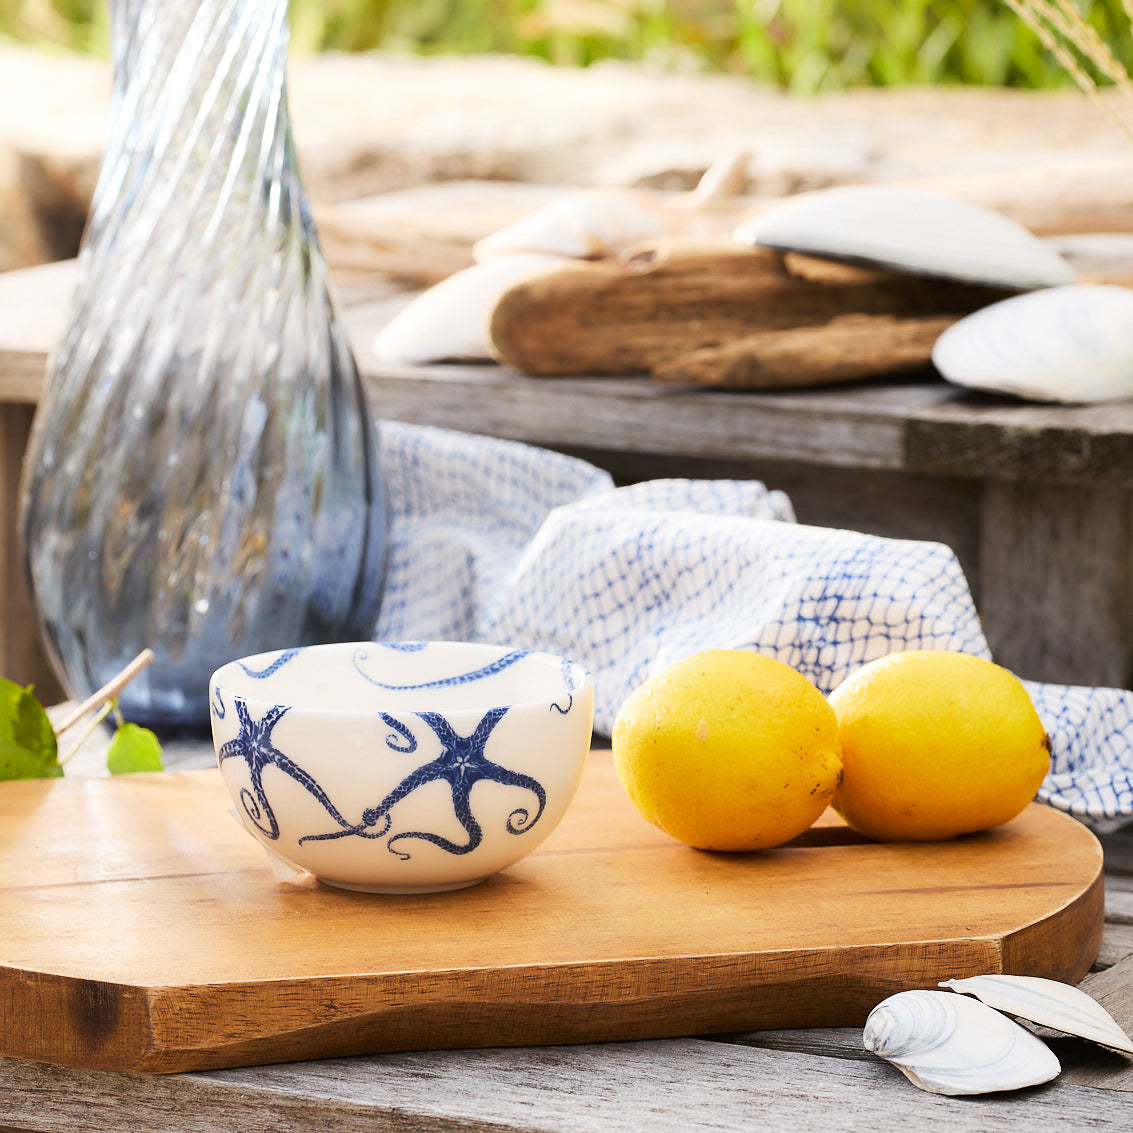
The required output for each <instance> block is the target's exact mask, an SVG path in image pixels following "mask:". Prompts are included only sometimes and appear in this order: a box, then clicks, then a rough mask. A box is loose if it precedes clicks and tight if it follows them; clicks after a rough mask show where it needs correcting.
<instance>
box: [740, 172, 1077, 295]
mask: <svg viewBox="0 0 1133 1133" xmlns="http://www.w3.org/2000/svg"><path fill="white" fill-rule="evenodd" d="M733 237H734V239H736V240H737V241H739V242H740V243H742V244H755V245H758V246H760V247H763V248H773V249H776V250H778V251H783V252H803V253H805V254H807V255H812V256H820V257H826V258H829V259H835V260H848V261H850V262H852V263H862V264H867V265H870V266H873V267H883V268H888V269H891V270H897V271H904V272H908V273H911V274H916V275H928V276H940V277H942V278H945V279H956V280H960V281H963V282H965V283H982V284H989V285H991V286H995V287H1005V288H1009V289H1011V290H1017V291H1026V290H1030V289H1031V288H1036V287H1054V286H1057V285H1059V284H1064V283H1072V282H1073V281H1074V280H1075V279H1076V278H1077V275H1076V273H1075V271H1074V269H1073V268H1072V267H1071V266H1070V264H1068V263H1067V262H1066V260H1064V259H1063V258H1062V256H1060V255H1059V254H1058V253H1057V252H1056V251H1055V250H1054V249H1053V248H1051V247H1049V246H1048V245H1047V244H1045V243H1044V242H1043V241H1042V240H1040V239H1039V238H1038V237H1037V236H1035V235H1034V234H1033V233H1032V232H1030V231H1028V229H1026V228H1024V227H1023V226H1022V225H1021V224H1018V223H1017V222H1016V221H1014V220H1011V219H1010V218H1008V217H1006V216H1004V215H1003V214H1002V213H998V212H995V211H994V210H992V209H987V208H983V207H982V206H980V205H975V204H972V203H970V202H968V201H962V200H958V199H956V198H953V197H947V196H943V195H941V194H937V193H928V192H925V191H924V190H921V189H909V188H905V187H903V186H898V185H840V186H838V187H836V188H833V189H821V190H817V191H815V192H811V193H800V194H799V195H798V196H797V197H793V198H791V199H790V200H788V201H786V202H784V203H783V204H781V205H779V206H777V207H775V208H772V209H769V210H767V211H766V212H764V213H762V214H760V215H759V216H756V217H752V218H751V219H749V220H746V221H744V222H743V223H742V224H740V225H739V226H738V227H737V228H736V229H735V230H734V232H733Z"/></svg>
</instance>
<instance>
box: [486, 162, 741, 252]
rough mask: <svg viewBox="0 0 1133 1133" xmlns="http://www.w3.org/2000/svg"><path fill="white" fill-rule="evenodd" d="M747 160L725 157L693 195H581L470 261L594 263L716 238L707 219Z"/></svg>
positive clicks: (493, 240) (608, 191) (503, 234)
mask: <svg viewBox="0 0 1133 1133" xmlns="http://www.w3.org/2000/svg"><path fill="white" fill-rule="evenodd" d="M748 160H749V155H748V154H746V153H734V154H727V155H725V157H723V158H721V160H720V161H718V162H715V163H714V164H713V165H712V166H711V167H710V168H709V169H708V171H707V172H706V173H705V174H704V176H703V177H702V178H701V180H700V184H699V185H697V187H696V188H695V189H694V190H693V191H692V192H691V193H661V192H657V191H654V190H650V189H631V188H628V187H624V186H612V187H608V188H599V189H583V190H580V191H579V192H577V193H572V194H570V196H567V197H563V198H562V199H561V200H558V201H553V202H552V203H551V204H549V205H546V206H545V207H543V208H541V209H537V210H536V211H535V212H533V213H530V214H528V215H527V216H525V217H521V218H520V219H519V220H517V221H515V222H513V223H512V224H508V225H505V226H504V227H503V228H501V229H499V230H498V231H496V232H493V233H491V234H490V235H488V236H485V237H483V238H482V239H480V240H478V241H476V243H475V244H474V245H473V246H472V256H473V259H475V260H476V261H478V262H484V261H486V260H489V259H492V258H494V257H496V256H502V255H509V254H512V253H515V252H546V253H549V254H551V255H555V256H564V257H568V258H570V259H578V260H593V259H601V258H603V257H605V256H614V255H618V254H620V253H621V252H625V251H627V250H629V249H630V248H634V247H636V246H637V245H639V244H644V243H647V242H649V241H652V240H660V239H664V238H666V237H686V238H708V237H711V236H713V235H717V234H718V233H717V232H716V229H717V228H718V227H719V226H718V225H717V224H715V223H714V222H713V221H712V219H711V217H710V214H711V213H712V211H713V210H714V209H716V208H717V207H719V206H720V205H721V204H722V203H723V202H726V201H728V200H730V199H731V198H732V197H733V196H734V195H735V193H736V192H737V190H738V188H739V187H740V184H741V177H742V176H744V175H746V168H747V163H748ZM728 227H730V225H729V226H728Z"/></svg>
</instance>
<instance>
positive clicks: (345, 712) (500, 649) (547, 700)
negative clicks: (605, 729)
mask: <svg viewBox="0 0 1133 1133" xmlns="http://www.w3.org/2000/svg"><path fill="white" fill-rule="evenodd" d="M371 645H378V646H393V647H397V646H405V645H413V646H430V645H444V646H457V647H459V648H464V647H469V648H476V649H486V650H489V651H491V652H495V653H496V655H497V656H506V655H507V654H508V653H514V652H522V653H524V654H526V655H529V656H531V657H535V658H539V659H541V660H547V661H551V662H554V663H555V664H558V665H568V666H570V670H571V672H572V674H573V675H574V676H575V677H577V678H580V680H579V683H578V684H576V685H575V686H574V687H573V688H569V689H566V688H564V689H563V690H562V692H560V693H558V694H556V695H554V696H540V697H532V698H530V699H523V700H508V701H506V702H505V703H502V704H501V703H498V702H495V701H488V700H485V701H484V702H483V703H482V704H476V705H473V706H470V707H461V708H445V709H443V711H444V714H445V715H446V716H449V717H454V718H457V719H459V718H462V717H464V716H475V717H479V716H481V715H483V713H484V712H486V711H489V710H491V709H493V708H508V709H513V708H528V707H538V706H541V705H551V704H553V703H554V702H555V701H556V700H557V699H559V697H560V696H563V695H567V696H570V697H574V696H577V695H578V694H580V693H586V692H588V691H593V688H594V674H593V673H591V672H590V670H589V669H587V668H586V666H585V665H583V664H581V663H580V662H578V661H575V660H572V659H571V658H569V657H564V656H562V655H561V654H556V653H549V652H547V651H546V650H542V649H525V648H522V647H517V646H508V645H499V644H497V643H496V642H486V641H457V640H450V639H433V640H423V641H421V640H408V639H406V640H400V639H399V640H396V641H395V640H388V641H386V640H382V641H330V642H322V643H319V644H316V645H306V646H298V647H297V646H285V647H283V648H280V649H265V650H262V651H261V652H259V653H250V654H248V655H247V656H244V657H234V658H232V660H230V661H226V662H225V663H224V664H223V665H221V666H219V668H217V669H215V670H214V671H213V673H212V675H211V676H210V677H209V703H210V704H213V703H215V699H214V698H215V696H216V694H217V692H218V691H222V692H225V693H227V694H228V695H229V696H232V697H239V698H240V699H241V700H242V701H244V702H245V703H246V704H255V705H266V706H268V707H281V708H286V709H287V710H288V711H289V712H299V713H304V714H310V715H315V716H323V715H325V716H339V717H347V718H357V719H369V718H372V717H374V716H378V715H381V714H382V713H383V712H385V713H387V714H389V715H397V714H407V715H416V714H417V713H418V712H421V711H428V710H429V706H428V705H427V704H421V705H420V706H419V707H418V708H397V709H393V710H390V709H384V708H380V707H373V706H369V707H357V708H345V707H340V708H327V707H322V706H318V705H313V704H304V703H302V702H301V701H298V700H294V699H292V700H286V699H284V700H280V699H278V698H275V697H266V696H260V695H256V694H247V693H244V692H238V691H237V690H236V689H234V688H233V687H232V686H231V685H229V684H226V683H225V681H224V679H223V676H222V674H224V672H225V671H226V670H230V669H232V668H233V667H235V666H237V665H241V664H246V663H248V662H249V661H252V660H258V659H263V658H272V657H278V656H280V655H282V654H284V653H286V652H288V649H289V648H290V649H293V648H301V649H304V650H308V649H315V650H328V651H329V650H336V651H337V650H341V651H343V652H345V651H347V650H350V649H359V648H362V647H365V646H371ZM212 715H213V716H215V713H212Z"/></svg>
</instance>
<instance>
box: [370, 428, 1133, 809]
mask: <svg viewBox="0 0 1133 1133" xmlns="http://www.w3.org/2000/svg"><path fill="white" fill-rule="evenodd" d="M381 429H382V445H383V447H382V461H383V465H384V472H385V477H386V483H387V484H388V485H389V489H390V495H391V503H392V517H393V522H392V531H391V548H390V563H389V572H388V578H387V584H386V593H385V598H384V600H383V603H382V610H381V616H380V619H379V622H378V625H377V627H376V630H375V634H374V636H375V639H378V640H387V641H388V640H398V639H417V640H426V639H431V640H443V639H450V640H451V639H460V640H467V641H493V642H499V643H502V644H508V645H514V646H517V647H524V648H529V649H542V650H546V651H548V652H552V653H556V654H559V655H561V656H566V657H569V658H571V659H572V660H575V661H578V662H580V663H581V664H583V665H584V666H586V667H587V668H588V669H589V670H590V671H591V672H592V673H593V674H594V684H595V705H594V713H595V719H594V726H595V729H596V730H597V731H599V732H601V733H603V734H606V735H609V732H610V729H611V728H612V727H613V722H614V718H615V716H616V715H617V710H618V707H619V705H620V704H621V703H622V701H623V700H624V699H625V698H626V697H627V696H628V695H629V694H630V693H631V692H632V691H633V690H634V689H635V688H636V687H637V686H638V685H639V684H641V682H642V681H644V680H646V679H647V678H649V677H651V676H653V675H654V674H656V673H658V672H660V670H661V669H663V668H665V667H666V666H667V665H670V664H671V663H672V662H674V661H677V660H679V659H680V658H682V657H686V656H688V655H689V654H692V653H697V652H700V651H701V650H704V649H754V650H758V651H759V652H761V653H766V654H769V655H770V656H773V657H776V658H778V659H779V660H781V661H784V662H786V663H787V664H788V665H791V666H793V667H794V668H796V669H798V670H800V671H801V672H803V673H805V674H806V675H807V676H808V677H810V679H811V680H812V681H814V683H815V684H816V685H817V686H818V687H819V688H820V689H822V691H823V692H830V691H831V690H832V689H834V688H835V687H836V686H837V685H838V684H840V683H841V682H842V681H843V680H844V679H845V678H846V677H847V676H848V675H849V673H850V672H852V671H853V670H854V669H856V668H858V667H859V666H861V665H863V664H865V663H866V662H867V661H872V660H873V659H875V658H877V657H881V656H883V655H884V654H886V653H891V652H894V651H896V650H904V649H957V650H963V651H964V652H967V653H974V654H977V655H979V656H981V657H990V656H991V654H990V652H989V650H988V646H987V642H986V640H985V639H984V636H983V632H982V630H981V628H980V623H979V618H978V616H977V614H976V610H975V606H974V604H973V602H972V597H971V594H970V592H969V590H968V584H967V582H966V580H965V578H964V575H963V572H962V571H961V570H960V566H959V564H958V563H957V561H956V557H955V555H954V554H953V553H952V551H951V550H949V549H948V548H947V547H945V546H943V545H942V544H939V543H927V542H915V541H911V540H899V539H882V538H879V537H877V536H873V535H865V534H862V533H860V532H855V531H841V530H832V529H826V528H816V527H806V526H803V525H801V524H797V523H795V522H794V515H793V513H792V510H791V505H790V501H789V500H788V499H787V498H786V497H785V496H784V495H783V494H782V493H780V492H774V491H768V490H767V489H766V488H765V487H764V486H763V485H762V484H760V483H758V482H755V481H736V480H654V481H650V482H648V483H644V484H636V485H633V486H632V487H628V488H615V487H614V485H613V482H612V480H611V479H610V478H609V476H608V475H607V474H606V473H605V472H602V471H601V470H599V469H597V468H594V467H593V466H591V465H589V464H586V463H585V462H583V461H579V460H575V459H572V458H570V457H566V456H562V455H560V454H558V453H553V452H549V451H546V450H544V449H539V448H534V447H531V446H529V445H522V444H517V443H515V442H511V441H499V440H492V439H488V438H485V437H479V436H472V435H470V434H464V433H456V432H450V431H447V430H442V429H432V428H421V427H415V426H408V425H400V424H395V423H392V422H383V424H382V427H381ZM1025 683H1026V685H1027V688H1028V691H1029V692H1030V694H1031V696H1032V699H1033V700H1034V702H1035V704H1036V706H1037V708H1038V711H1039V714H1040V716H1041V717H1042V719H1043V722H1044V724H1045V725H1046V728H1047V731H1048V732H1049V733H1050V736H1051V741H1052V748H1053V750H1052V767H1051V772H1050V775H1049V776H1048V777H1047V779H1046V782H1045V783H1044V784H1043V786H1042V789H1041V790H1040V792H1039V797H1040V798H1041V799H1043V800H1044V801H1045V802H1047V803H1049V804H1050V805H1052V806H1054V807H1057V808H1058V809H1059V810H1063V811H1067V812H1069V813H1070V814H1073V815H1075V816H1077V817H1078V818H1081V819H1083V820H1084V821H1087V822H1089V823H1090V824H1091V825H1093V826H1094V827H1095V828H1099V829H1107V828H1114V827H1117V826H1120V825H1123V824H1125V823H1129V822H1133V692H1128V691H1125V690H1122V689H1108V688H1106V689H1098V688H1074V687H1067V686H1063V685H1051V684H1036V683H1034V682H1025Z"/></svg>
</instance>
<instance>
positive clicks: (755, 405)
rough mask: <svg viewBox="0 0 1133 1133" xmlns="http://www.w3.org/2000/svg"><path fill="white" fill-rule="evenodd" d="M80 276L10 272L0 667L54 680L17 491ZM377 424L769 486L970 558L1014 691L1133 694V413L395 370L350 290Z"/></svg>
mask: <svg viewBox="0 0 1133 1133" xmlns="http://www.w3.org/2000/svg"><path fill="white" fill-rule="evenodd" d="M71 280H72V265H71V264H67V263H64V264H51V265H46V266H44V267H38V268H30V269H25V270H22V271H16V272H9V273H6V274H4V275H0V671H3V672H5V674H6V675H8V676H11V677H15V678H17V679H20V680H33V679H34V680H38V681H40V682H41V684H42V682H47V684H46V685H44V686H43V687H47V688H50V687H51V678H50V677H49V675H48V670H47V668H46V666H45V664H44V663H43V660H42V658H41V657H40V656H39V655H38V652H37V650H38V646H37V645H36V642H35V634H34V630H33V627H32V621H31V616H30V611H29V609H28V604H27V600H26V597H25V595H24V594H23V591H22V579H21V577H20V568H19V556H18V549H17V546H16V540H15V536H14V530H15V509H16V483H17V478H18V470H19V465H20V460H21V458H22V454H23V451H24V446H25V444H26V438H27V432H28V429H29V427H30V422H31V418H32V414H33V411H34V406H35V403H36V402H37V400H38V398H39V395H40V391H41V389H42V384H43V375H44V366H45V360H46V358H47V355H48V353H49V351H50V350H51V349H52V347H53V345H54V343H55V342H56V341H57V339H58V336H59V334H60V333H61V329H62V325H63V321H64V318H65V315H66V304H67V298H68V296H69V293H70V286H71ZM343 297H344V300H345V308H346V310H345V316H346V319H347V322H348V325H349V327H350V330H351V332H352V337H353V341H354V345H355V349H356V352H357V354H358V358H359V363H360V365H361V368H362V370H363V374H364V377H365V380H366V383H367V387H368V389H369V392H370V395H371V398H372V403H373V406H374V408H375V411H376V413H377V414H378V415H379V416H382V417H385V418H390V419H396V420H401V421H408V422H414V423H421V424H432V425H441V426H446V427H450V428H456V429H463V430H466V431H469V432H479V433H485V434H490V435H493V436H500V437H509V438H514V439H517V440H521V441H528V442H532V443H535V444H540V445H546V446H548V447H551V448H556V449H561V450H563V451H568V452H573V453H576V454H578V455H581V456H583V457H586V458H587V459H590V460H592V461H594V462H595V463H598V464H600V465H602V466H604V467H606V468H608V469H609V470H610V471H611V472H612V473H613V474H614V475H615V477H616V478H617V479H618V480H619V481H620V482H627V481H633V480H640V479H647V478H653V477H658V476H709V477H714V476H737V477H743V478H753V477H754V478H757V479H762V480H763V481H765V482H766V483H767V484H768V486H770V487H773V488H781V489H783V490H785V491H786V492H787V493H788V495H789V496H790V497H791V499H792V501H793V503H794V505H795V509H796V512H797V515H798V518H799V520H800V521H801V522H804V523H811V524H815V525H819V526H826V527H852V528H857V529H860V530H864V531H870V532H874V533H877V534H881V535H887V536H897V537H908V538H918V539H934V540H939V541H941V542H944V543H947V544H948V545H949V546H951V547H952V548H953V550H954V551H955V552H956V554H957V556H958V558H959V560H960V563H961V565H962V566H963V568H964V570H965V573H966V575H967V577H968V580H969V582H970V584H971V587H972V591H973V594H974V596H975V599H976V603H977V606H978V608H979V610H980V613H981V616H982V619H983V623H984V628H985V631H986V634H987V637H988V640H989V642H990V645H991V647H992V650H993V652H994V654H995V656H996V658H997V659H998V660H999V661H1000V662H1001V663H1003V664H1005V665H1007V666H1008V667H1010V668H1012V669H1013V670H1014V671H1015V672H1017V673H1018V674H1019V675H1020V676H1023V677H1028V678H1032V679H1035V680H1044V681H1053V682H1060V683H1071V684H1084V685H1111V686H1117V687H1129V686H1130V683H1131V680H1133V402H1126V403H1121V404H1113V405H1102V406H1094V407H1056V406H1040V405H1029V404H1024V403H1020V402H1015V401H1011V400H1008V399H1005V398H993V397H990V396H986V395H981V394H977V393H972V392H969V391H965V390H961V389H958V388H956V387H953V386H950V385H948V384H946V383H944V382H942V381H940V380H939V379H936V378H935V377H933V376H932V375H931V374H925V375H921V376H917V377H912V378H907V379H902V380H889V381H876V382H863V383H858V384H853V385H845V386H839V387H827V388H815V389H803V390H792V391H782V392H774V393H746V392H733V391H724V390H718V389H706V388H690V387H670V386H662V385H659V384H657V383H654V382H652V381H651V380H650V379H648V378H595V377H589V378H588V377H577V378H529V377H524V376H522V375H519V374H516V373H514V372H511V371H509V370H507V369H505V368H502V367H498V366H494V365H479V366H468V365H436V366H428V367H413V368H409V367H397V366H390V365H382V364H379V363H378V362H377V360H376V359H375V358H374V357H373V354H372V351H371V348H370V344H371V342H372V340H373V337H374V334H375V332H376V331H377V329H378V328H379V327H380V326H381V325H382V324H383V323H384V322H385V321H386V320H387V319H388V318H389V317H390V315H391V313H392V311H393V310H394V309H396V307H397V306H399V305H400V304H402V303H404V302H405V301H406V297H405V296H404V295H402V294H398V293H397V291H396V289H394V288H392V287H390V286H386V287H384V288H383V287H369V288H367V287H352V288H350V289H349V290H346V291H344V296H343Z"/></svg>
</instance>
